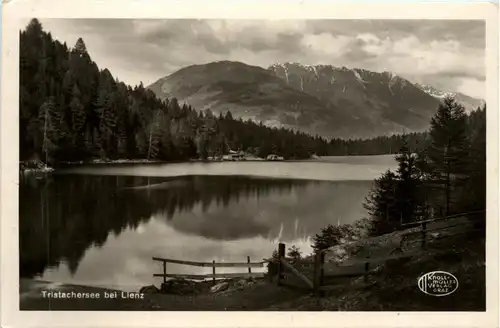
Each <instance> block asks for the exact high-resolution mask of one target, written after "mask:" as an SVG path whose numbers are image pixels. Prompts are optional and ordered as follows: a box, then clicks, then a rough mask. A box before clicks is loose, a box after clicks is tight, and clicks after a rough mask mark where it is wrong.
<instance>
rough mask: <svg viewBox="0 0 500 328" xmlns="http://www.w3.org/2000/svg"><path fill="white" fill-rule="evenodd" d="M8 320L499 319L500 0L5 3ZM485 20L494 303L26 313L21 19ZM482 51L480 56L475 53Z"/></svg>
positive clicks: (71, 323) (406, 322) (0, 133)
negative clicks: (427, 307)
mask: <svg viewBox="0 0 500 328" xmlns="http://www.w3.org/2000/svg"><path fill="white" fill-rule="evenodd" d="M3 11H4V13H3V22H2V34H3V39H2V90H1V95H2V99H1V116H0V118H1V120H0V123H1V128H0V138H1V139H0V141H1V144H0V145H1V147H0V152H1V153H0V154H1V182H2V186H1V194H0V195H1V198H0V200H1V202H0V204H1V230H0V232H1V258H0V259H1V264H2V266H1V283H2V284H1V287H2V288H1V311H0V313H1V325H2V326H3V327H46V326H51V327H77V326H84V327H100V326H109V327H130V326H134V327H135V326H141V327H145V326H150V327H165V326H176V327H250V326H251V327H254V326H258V327H283V326H286V327H290V328H291V327H365V326H368V327H407V326H408V327H410V326H411V327H457V328H458V327H467V328H469V327H498V305H499V304H498V293H497V291H498V280H499V279H498V277H499V276H498V250H499V245H498V199H499V197H498V196H499V195H498V182H499V176H498V135H499V134H498V91H499V89H498V30H499V25H498V5H495V4H491V3H482V4H481V3H474V4H464V3H460V4H455V3H426V4H425V3H404V4H403V3H398V4H389V3H383V4H375V3H357V4H351V5H349V4H345V3H333V2H330V3H327V2H316V3H305V2H299V1H296V0H292V1H286V4H285V2H283V1H282V2H272V3H271V2H268V1H252V2H250V1H242V0H238V1H231V0H211V1H207V0H196V1H193V0H184V1H169V2H167V1H161V0H144V1H138V0H135V1H134V0H105V1H101V0H79V1H75V0H44V1H36V0H12V1H10V2H7V3H4V5H3ZM21 17H24V18H31V17H38V18H43V17H50V18H233V19H236V18H255V19H257V18H261V19H278V18H279V19H284V18H288V19H305V18H311V19H313V18H317V19H318V18H332V19H335V18H336V19H485V20H486V22H487V25H486V26H487V51H486V61H487V66H486V67H487V82H488V84H487V97H486V99H487V104H488V109H487V116H488V117H487V131H488V144H487V150H488V153H487V154H488V163H487V170H488V231H487V292H488V294H487V311H486V312H441V313H434V312H402V313H395V312H380V313H377V312H340V313H339V312H319V313H315V312H227V313H226V312H197V313H196V314H194V313H193V314H190V313H189V312H187V313H186V312H125V311H124V312H82V311H80V312H69V311H67V312H62V311H61V312H32V311H23V312H19V287H18V286H19V277H18V265H19V257H18V255H19V254H18V252H19V250H18V225H17V222H18V196H17V195H18V188H17V186H18V166H17V165H18V162H17V159H18V153H19V149H18V129H19V126H18V99H19V98H18V96H19V93H18V89H19V83H18V80H19V79H18V77H19V72H18V63H19V40H18V36H19V34H18V33H19V29H22V28H24V26H20V25H19V24H18V23H19V21H18V18H21ZM471 60H478V58H471Z"/></svg>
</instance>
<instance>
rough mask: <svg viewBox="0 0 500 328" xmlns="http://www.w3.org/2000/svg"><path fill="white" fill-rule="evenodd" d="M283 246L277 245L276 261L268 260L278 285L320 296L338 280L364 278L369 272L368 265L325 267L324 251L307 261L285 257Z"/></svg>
mask: <svg viewBox="0 0 500 328" xmlns="http://www.w3.org/2000/svg"><path fill="white" fill-rule="evenodd" d="M285 248H286V246H285V244H284V243H280V244H279V245H278V259H271V260H269V266H275V267H276V269H275V271H276V275H275V279H276V283H277V284H278V285H283V286H288V287H294V288H303V289H308V290H311V291H314V292H315V293H318V294H320V293H321V292H322V291H326V290H330V289H332V288H335V287H334V286H332V285H338V284H336V282H339V279H342V278H353V277H359V276H365V277H366V278H367V275H368V272H369V268H370V266H369V263H368V262H366V263H359V264H355V265H349V266H341V265H334V264H333V263H328V264H327V265H325V253H326V252H325V251H320V252H317V253H315V254H314V256H313V257H312V258H308V259H293V258H287V257H285ZM366 278H365V280H366Z"/></svg>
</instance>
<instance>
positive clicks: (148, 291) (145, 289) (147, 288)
mask: <svg viewBox="0 0 500 328" xmlns="http://www.w3.org/2000/svg"><path fill="white" fill-rule="evenodd" d="M159 292H160V290H159V289H158V288H156V286H155V285H150V286H144V287H142V288H141V289H140V290H139V293H144V294H157V293H159Z"/></svg>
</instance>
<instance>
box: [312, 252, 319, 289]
mask: <svg viewBox="0 0 500 328" xmlns="http://www.w3.org/2000/svg"><path fill="white" fill-rule="evenodd" d="M320 265H321V254H320V253H319V252H316V253H315V254H314V273H313V274H314V276H313V290H314V294H316V295H318V294H319V293H318V292H319V288H320V287H321V286H320V284H319V275H320V272H321V271H320V270H321V268H320Z"/></svg>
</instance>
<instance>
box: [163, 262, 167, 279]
mask: <svg viewBox="0 0 500 328" xmlns="http://www.w3.org/2000/svg"><path fill="white" fill-rule="evenodd" d="M163 282H164V283H165V282H167V262H165V261H163Z"/></svg>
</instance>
